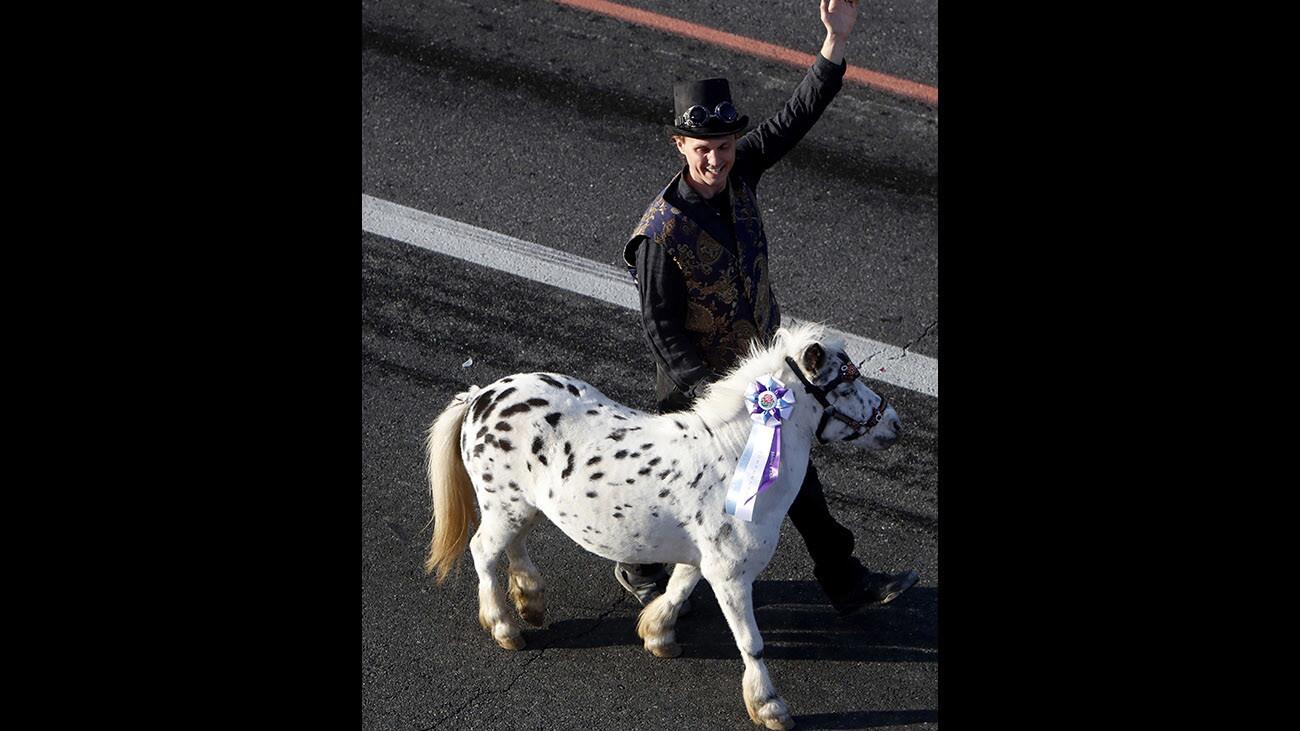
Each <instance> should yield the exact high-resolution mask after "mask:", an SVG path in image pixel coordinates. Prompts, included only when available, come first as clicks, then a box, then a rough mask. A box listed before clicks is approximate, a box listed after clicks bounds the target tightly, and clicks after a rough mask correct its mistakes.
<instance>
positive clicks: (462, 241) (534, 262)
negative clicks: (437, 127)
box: [361, 193, 939, 397]
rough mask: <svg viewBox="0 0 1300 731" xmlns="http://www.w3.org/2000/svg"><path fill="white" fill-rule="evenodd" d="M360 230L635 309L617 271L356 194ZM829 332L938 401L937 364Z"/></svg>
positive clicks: (871, 368)
mask: <svg viewBox="0 0 1300 731" xmlns="http://www.w3.org/2000/svg"><path fill="white" fill-rule="evenodd" d="M361 229H362V230H363V231H367V232H369V233H372V234H375V235H376V236H383V237H385V238H390V239H395V240H397V241H401V242H402V243H406V244H410V245H412V246H418V247H420V248H422V249H428V250H430V251H436V252H438V253H439V254H447V255H449V256H454V257H456V258H457V259H462V260H464V261H468V262H472V263H474V264H479V265H481V266H485V267H490V268H492V269H496V270H498V271H502V272H506V273H508V274H513V275H515V276H519V277H523V278H525V279H531V280H532V281H534V282H541V283H543V284H549V285H551V286H552V287H559V288H560V289H565V290H568V291H570V292H576V293H577V294H581V295H586V296H587V297H595V298H596V299H599V300H604V301H605V302H609V303H612V304H615V305H618V306H619V307H625V308H627V309H629V310H639V309H640V302H639V300H638V297H637V293H636V286H635V285H634V284H633V283H632V279H631V277H629V276H628V274H627V270H626V269H625V268H622V267H616V266H613V265H610V264H605V263H602V262H598V261H593V260H591V259H585V258H583V257H580V256H574V255H573V254H569V253H567V252H564V251H557V250H555V249H551V248H547V247H545V246H542V245H540V244H534V243H532V242H531V241H524V240H523V239H517V238H514V237H513V236H507V235H505V234H501V233H497V232H496V231H489V230H488V229H484V228H479V227H477V226H471V225H469V224H467V223H461V222H459V221H453V220H451V219H450V218H443V217H442V216H436V215H434V214H432V213H425V212H424V211H420V210H417V209H414V208H408V207H406V206H403V205H398V204H396V203H392V202H390V201H386V200H383V199H381V198H375V197H374V196H369V195H366V194H364V193H362V194H361ZM786 317H789V318H791V319H800V320H803V319H807V318H802V317H799V316H798V315H795V314H793V313H786ZM831 329H832V330H834V329H833V328H831ZM834 332H835V333H837V334H839V335H843V336H844V339H845V341H846V342H847V344H848V347H849V352H850V353H853V354H855V355H858V354H860V355H863V356H866V357H867V362H866V363H864V364H863V366H862V374H863V375H864V376H867V377H868V378H871V379H874V380H877V381H882V382H884V383H889V384H893V385H895V386H901V387H903V388H906V389H909V390H912V391H918V392H920V393H923V394H926V395H927V396H936V397H937V396H938V395H939V361H938V359H936V358H931V357H929V356H926V355H920V354H918V353H909V352H906V351H904V350H903V349H902V348H900V347H898V346H896V345H890V344H888V343H882V342H879V341H877V340H871V339H870V338H864V337H862V336H861V335H855V334H853V333H850V332H844V331H842V330H834Z"/></svg>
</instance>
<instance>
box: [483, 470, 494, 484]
mask: <svg viewBox="0 0 1300 731" xmlns="http://www.w3.org/2000/svg"><path fill="white" fill-rule="evenodd" d="M483 481H484V482H491V481H492V474H491V473H489V472H484V473H483Z"/></svg>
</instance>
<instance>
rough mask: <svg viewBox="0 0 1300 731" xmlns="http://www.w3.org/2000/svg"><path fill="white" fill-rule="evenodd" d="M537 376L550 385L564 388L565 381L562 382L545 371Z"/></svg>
mask: <svg viewBox="0 0 1300 731" xmlns="http://www.w3.org/2000/svg"><path fill="white" fill-rule="evenodd" d="M537 378H538V379H540V380H541V382H542V383H545V384H546V385H548V386H555V387H556V388H564V384H563V383H560V382H559V381H557V380H555V379H554V378H551V377H550V376H548V375H546V374H545V373H538V374H537Z"/></svg>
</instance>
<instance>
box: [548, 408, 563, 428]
mask: <svg viewBox="0 0 1300 731" xmlns="http://www.w3.org/2000/svg"><path fill="white" fill-rule="evenodd" d="M546 422H547V423H548V424H550V425H551V426H555V425H556V424H559V423H560V412H558V411H556V412H554V413H551V414H547V415H546Z"/></svg>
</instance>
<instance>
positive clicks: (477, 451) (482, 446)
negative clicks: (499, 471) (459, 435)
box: [474, 444, 487, 457]
mask: <svg viewBox="0 0 1300 731" xmlns="http://www.w3.org/2000/svg"><path fill="white" fill-rule="evenodd" d="M484 449H487V445H486V444H476V445H474V456H475V457H477V456H479V455H480V454H483V450H484Z"/></svg>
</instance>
